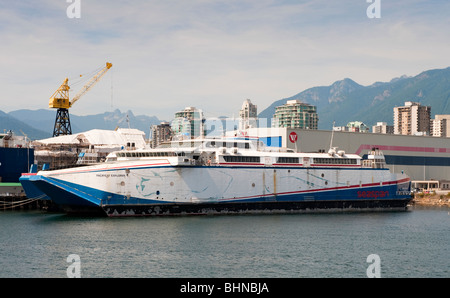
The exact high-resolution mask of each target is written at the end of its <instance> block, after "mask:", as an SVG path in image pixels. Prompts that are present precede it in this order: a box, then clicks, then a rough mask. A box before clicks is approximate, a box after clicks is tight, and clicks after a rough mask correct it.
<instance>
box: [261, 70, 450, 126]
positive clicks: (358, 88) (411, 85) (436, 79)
mask: <svg viewBox="0 0 450 298" xmlns="http://www.w3.org/2000/svg"><path fill="white" fill-rule="evenodd" d="M295 99H297V100H300V101H301V102H304V103H308V104H310V105H315V106H316V107H317V113H318V116H319V129H325V130H331V128H332V127H333V121H335V125H336V126H344V125H346V124H347V123H348V122H350V121H362V122H364V123H365V124H366V125H368V126H372V125H375V124H376V123H377V122H387V123H388V124H390V125H392V124H393V121H394V111H393V108H394V107H396V106H404V104H405V101H414V102H419V103H420V104H421V105H425V106H431V115H432V118H434V115H436V114H450V67H448V68H445V69H434V70H428V71H424V72H422V73H420V74H419V75H417V76H414V77H408V76H401V77H399V78H394V79H392V80H391V81H390V82H376V83H374V84H372V85H370V86H362V85H360V84H358V83H356V82H355V81H353V80H352V79H349V78H345V79H343V80H340V81H337V82H334V83H333V84H332V85H330V86H320V87H313V88H309V89H307V90H304V91H302V92H300V93H298V94H296V95H294V96H291V97H289V98H284V99H280V100H277V101H275V102H273V103H272V104H271V105H270V106H269V107H268V108H266V109H265V110H263V111H262V112H261V113H260V114H259V115H258V117H259V118H268V119H271V118H272V117H273V114H274V113H275V107H277V106H280V105H283V104H285V103H286V102H287V101H288V100H295Z"/></svg>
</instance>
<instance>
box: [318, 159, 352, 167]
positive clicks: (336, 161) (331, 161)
mask: <svg viewBox="0 0 450 298" xmlns="http://www.w3.org/2000/svg"><path fill="white" fill-rule="evenodd" d="M314 163H315V164H333V165H336V164H337V165H344V164H346V165H350V164H352V165H355V164H357V161H356V159H354V158H314Z"/></svg>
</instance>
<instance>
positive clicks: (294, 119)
mask: <svg viewBox="0 0 450 298" xmlns="http://www.w3.org/2000/svg"><path fill="white" fill-rule="evenodd" d="M318 122H319V117H318V116H317V108H316V106H312V105H309V104H306V103H302V102H301V101H299V100H288V101H287V102H286V104H284V105H282V106H278V107H276V108H275V114H274V115H273V121H272V126H273V127H288V128H303V129H317V127H318Z"/></svg>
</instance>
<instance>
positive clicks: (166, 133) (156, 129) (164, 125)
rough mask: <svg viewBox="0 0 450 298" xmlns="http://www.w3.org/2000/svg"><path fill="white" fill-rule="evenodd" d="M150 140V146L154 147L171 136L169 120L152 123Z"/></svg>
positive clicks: (168, 139)
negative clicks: (156, 123)
mask: <svg viewBox="0 0 450 298" xmlns="http://www.w3.org/2000/svg"><path fill="white" fill-rule="evenodd" d="M151 133H152V135H151V141H150V146H151V147H152V148H156V147H157V146H158V145H159V144H161V143H163V142H168V141H170V140H171V138H172V129H171V128H170V123H169V122H161V124H158V125H152V127H151Z"/></svg>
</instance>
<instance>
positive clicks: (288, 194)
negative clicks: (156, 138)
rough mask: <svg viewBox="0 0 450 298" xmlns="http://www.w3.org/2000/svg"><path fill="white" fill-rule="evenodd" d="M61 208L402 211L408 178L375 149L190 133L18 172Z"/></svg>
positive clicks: (136, 212) (115, 212)
mask: <svg viewBox="0 0 450 298" xmlns="http://www.w3.org/2000/svg"><path fill="white" fill-rule="evenodd" d="M20 181H21V182H22V184H23V186H24V189H25V192H27V185H32V186H33V188H34V189H39V191H41V192H42V193H43V194H45V195H46V196H48V198H49V199H51V200H52V201H53V202H54V203H56V204H57V205H59V207H61V208H63V209H64V210H65V211H66V212H68V213H86V212H94V213H99V214H103V215H107V216H110V217H114V216H149V215H189V214H236V213H237V214H240V213H295V212H315V211H332V210H333V211H334V210H393V209H394V210H405V209H406V208H407V205H408V203H409V202H410V201H411V195H410V187H411V182H410V178H409V177H408V176H407V175H405V174H403V173H391V172H390V170H389V169H387V168H386V166H385V161H384V156H383V154H382V152H381V151H379V150H377V149H376V148H373V150H371V151H370V152H369V154H368V158H367V159H364V160H363V159H362V158H361V157H360V156H359V155H356V154H347V153H345V152H344V151H341V150H337V149H336V148H331V149H330V150H329V151H328V152H320V153H299V152H294V150H292V149H282V148H270V147H265V146H264V145H263V143H262V142H261V141H259V140H257V139H256V140H252V139H227V138H221V139H191V140H181V141H172V142H170V143H167V144H163V145H161V146H159V147H157V148H153V149H152V148H147V149H138V150H120V151H114V152H111V153H110V154H109V155H108V156H107V158H106V160H105V161H104V162H101V163H97V164H93V165H86V166H79V167H72V168H65V169H60V170H47V171H39V172H38V173H26V174H23V175H22V176H21V178H20Z"/></svg>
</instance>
